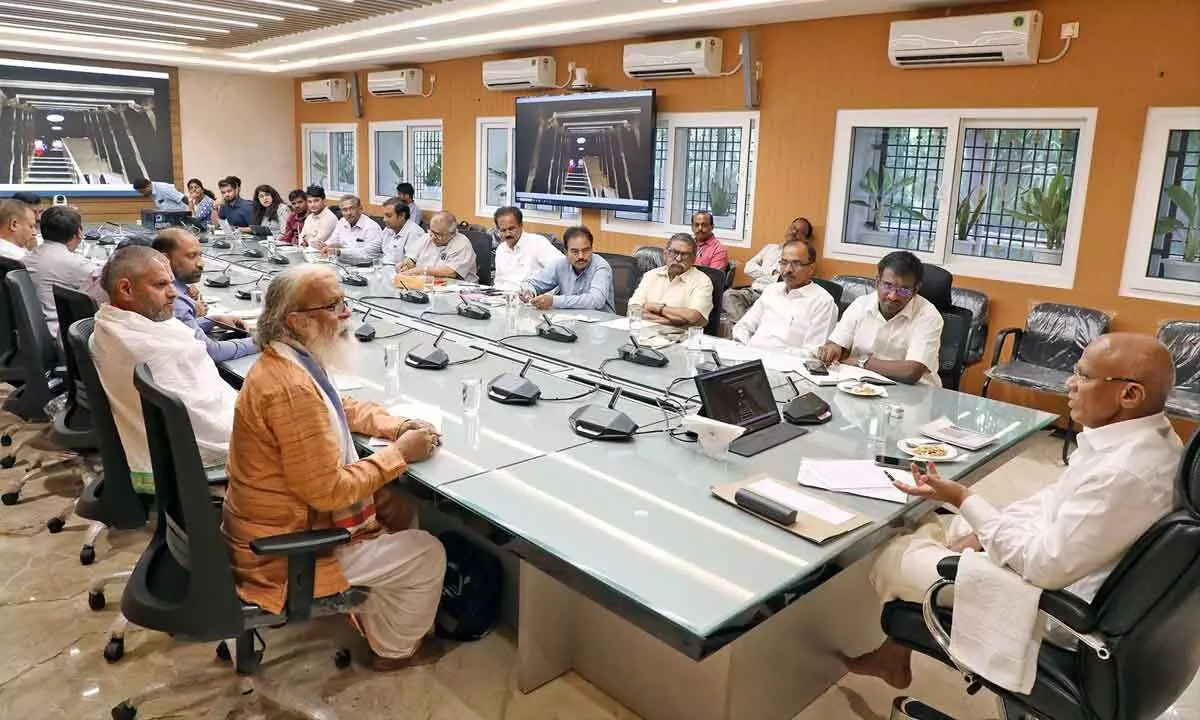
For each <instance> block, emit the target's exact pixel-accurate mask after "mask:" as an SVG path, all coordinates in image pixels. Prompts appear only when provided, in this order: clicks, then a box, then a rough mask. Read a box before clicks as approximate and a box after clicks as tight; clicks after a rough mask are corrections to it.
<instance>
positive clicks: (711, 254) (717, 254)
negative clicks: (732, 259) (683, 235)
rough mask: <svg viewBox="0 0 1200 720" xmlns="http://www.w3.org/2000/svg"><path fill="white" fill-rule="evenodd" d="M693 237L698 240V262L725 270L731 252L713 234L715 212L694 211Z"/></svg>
mask: <svg viewBox="0 0 1200 720" xmlns="http://www.w3.org/2000/svg"><path fill="white" fill-rule="evenodd" d="M692 238H693V239H695V241H696V264H697V265H703V266H704V267H710V268H712V269H713V270H720V271H721V272H725V268H727V267H729V252H728V251H726V250H725V245H724V244H723V243H722V242H721V241H720V240H718V239H717V237H716V236H715V235H713V214H712V213H711V212H709V211H707V210H699V211H697V212H694V213H692Z"/></svg>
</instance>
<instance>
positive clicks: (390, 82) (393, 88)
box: [367, 68, 425, 97]
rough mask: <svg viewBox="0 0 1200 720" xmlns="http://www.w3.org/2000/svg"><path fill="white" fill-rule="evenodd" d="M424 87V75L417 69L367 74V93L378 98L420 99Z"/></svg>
mask: <svg viewBox="0 0 1200 720" xmlns="http://www.w3.org/2000/svg"><path fill="white" fill-rule="evenodd" d="M424 87H425V85H424V73H422V72H421V71H420V70H419V69H417V68H407V69H404V70H388V71H386V72H373V73H367V92H369V93H371V94H372V95H375V96H376V97H398V96H401V95H416V96H418V97H419V96H420V95H421V93H422V90H423V88H424Z"/></svg>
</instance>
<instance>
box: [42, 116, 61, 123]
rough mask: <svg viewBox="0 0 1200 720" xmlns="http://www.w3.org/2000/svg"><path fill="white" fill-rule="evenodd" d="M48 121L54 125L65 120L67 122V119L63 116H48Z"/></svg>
mask: <svg viewBox="0 0 1200 720" xmlns="http://www.w3.org/2000/svg"><path fill="white" fill-rule="evenodd" d="M46 119H47V120H49V121H50V122H52V123H55V122H62V121H63V120H66V118H65V117H63V116H62V115H47V116H46Z"/></svg>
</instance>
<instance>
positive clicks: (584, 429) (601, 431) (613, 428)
mask: <svg viewBox="0 0 1200 720" xmlns="http://www.w3.org/2000/svg"><path fill="white" fill-rule="evenodd" d="M620 399H621V388H619V387H618V388H615V389H614V390H613V394H612V397H611V398H610V399H609V401H608V405H607V406H604V405H584V406H583V407H581V408H577V409H576V410H575V412H573V413H571V417H570V419H569V420H568V421H567V422H568V423H569V424H570V426H571V429H572V430H574V431H575V434H576V435H579V436H581V437H586V438H591V439H593V440H612V441H627V440H632V439H633V434H634V433H635V432H637V429H638V425H637V423H635V422H634V421H633V418H631V417H629V416H628V415H626V414H625V413H623V412H621V411H620V410H617V409H616V405H617V401H618V400H620Z"/></svg>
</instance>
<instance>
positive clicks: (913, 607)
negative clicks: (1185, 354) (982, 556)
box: [882, 433, 1200, 720]
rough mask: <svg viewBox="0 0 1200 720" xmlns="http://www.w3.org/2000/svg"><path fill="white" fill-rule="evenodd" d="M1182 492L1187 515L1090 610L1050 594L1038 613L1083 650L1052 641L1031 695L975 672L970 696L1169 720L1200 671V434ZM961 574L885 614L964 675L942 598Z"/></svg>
mask: <svg viewBox="0 0 1200 720" xmlns="http://www.w3.org/2000/svg"><path fill="white" fill-rule="evenodd" d="M1176 493H1177V496H1178V499H1179V502H1178V504H1179V507H1180V509H1179V510H1176V511H1174V512H1172V513H1171V514H1169V515H1167V516H1166V517H1164V518H1162V519H1161V520H1159V521H1158V522H1157V523H1155V524H1154V525H1153V526H1152V527H1151V528H1150V529H1149V530H1147V531H1146V532H1145V533H1144V534H1143V535H1142V537H1141V538H1139V539H1138V541H1137V542H1136V543H1134V545H1133V547H1132V548H1130V549H1129V550H1128V551H1127V552H1126V553H1125V556H1124V557H1122V558H1121V561H1120V562H1119V563H1117V566H1116V567H1115V568H1113V571H1112V573H1111V574H1109V576H1108V578H1107V579H1106V580H1105V581H1104V584H1103V585H1102V586H1101V587H1100V590H1099V592H1098V593H1097V594H1096V597H1095V598H1094V599H1093V600H1092V601H1091V602H1086V601H1084V600H1082V599H1080V598H1078V597H1076V596H1074V595H1072V594H1070V593H1068V592H1066V591H1063V590H1057V591H1051V590H1046V591H1043V592H1042V596H1041V600H1040V602H1039V609H1040V610H1041V611H1042V612H1043V613H1045V614H1047V615H1050V616H1051V617H1053V618H1056V619H1057V620H1059V621H1061V622H1062V623H1063V624H1064V625H1065V626H1066V627H1067V628H1069V630H1070V632H1071V633H1072V634H1075V635H1077V636H1082V638H1081V642H1080V643H1079V645H1078V648H1077V649H1075V650H1068V649H1064V648H1061V647H1058V646H1055V645H1052V644H1051V643H1049V642H1047V641H1043V642H1042V649H1041V652H1040V654H1039V655H1038V673H1037V679H1036V680H1035V682H1034V686H1033V690H1032V691H1030V693H1029V694H1028V695H1019V694H1016V693H1013V692H1011V691H1009V690H1005V689H1004V688H1001V687H997V686H995V685H993V684H992V683H990V682H988V679H987V678H983V677H978V676H976V675H974V674H973V673H969V672H967V673H966V674H965V675H966V679H967V682H968V683H969V684H968V687H967V691H968V692H974V691H976V690H977V689H978V688H979V687H981V686H982V687H987V688H988V689H989V690H991V691H992V692H994V693H996V695H997V696H998V698H999V700H1000V701H1001V702H1002V703H1003V705H1004V709H1005V711H1006V712H1005V716H1006V717H1009V718H1019V717H1022V716H1023V715H1032V716H1034V717H1036V718H1045V719H1046V720H1150V719H1151V718H1156V717H1158V716H1160V715H1161V714H1163V712H1164V711H1165V710H1167V708H1169V707H1170V706H1171V704H1172V703H1173V702H1175V700H1176V699H1178V698H1179V696H1180V695H1182V694H1183V692H1184V690H1186V689H1187V687H1188V685H1189V684H1191V682H1192V680H1193V678H1195V676H1196V671H1197V670H1198V669H1200V433H1196V434H1194V435H1193V436H1192V439H1191V441H1190V442H1189V443H1188V446H1187V450H1186V451H1185V452H1184V456H1183V462H1182V463H1181V464H1180V468H1179V477H1178V479H1177V481H1176ZM957 572H958V558H957V557H951V558H947V559H945V560H943V561H942V562H941V563H939V564H938V573H939V574H940V575H941V576H942V578H943V579H942V580H939V581H938V582H936V583H934V585H933V586H932V587H931V588H929V590H928V592H927V593H926V595H925V601H924V603H923V604H917V603H909V602H902V601H893V602H889V603H887V604H886V605H885V606H884V609H883V615H882V625H883V631H884V632H885V633H887V635H888V637H890V638H892V639H893V640H895V641H896V642H898V643H900V644H901V645H904V646H905V647H908V648H911V649H913V650H915V651H917V652H919V653H922V654H925V655H929V656H930V657H932V658H934V659H936V660H939V661H941V662H943V663H946V664H947V665H951V666H955V667H959V665H960V664H959V663H957V662H956V661H955V660H954V659H953V658H952V657H951V655H950V652H949V647H950V636H949V631H948V630H947V628H948V627H949V625H950V623H951V620H952V618H953V611H952V610H951V609H949V608H941V607H938V606H937V596H938V594H939V593H940V592H941V591H942V590H943V589H945V588H946V587H947V586H950V585H952V584H953V583H954V578H955V576H956V575H957ZM960 669H961V668H960Z"/></svg>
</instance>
